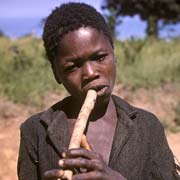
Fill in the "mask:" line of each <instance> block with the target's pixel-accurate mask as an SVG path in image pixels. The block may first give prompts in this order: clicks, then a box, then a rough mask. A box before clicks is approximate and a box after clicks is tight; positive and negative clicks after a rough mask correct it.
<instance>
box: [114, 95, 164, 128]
mask: <svg viewBox="0 0 180 180" xmlns="http://www.w3.org/2000/svg"><path fill="white" fill-rule="evenodd" d="M113 100H114V102H115V104H116V106H118V107H119V108H120V109H122V110H123V111H124V112H125V113H126V114H127V115H128V116H129V117H130V119H131V120H132V121H133V123H134V124H135V125H136V126H138V127H144V128H145V129H147V128H148V130H151V129H154V128H155V129H156V128H157V129H159V130H163V129H164V128H163V125H162V124H161V122H160V120H159V119H158V117H157V116H156V115H155V114H153V113H152V112H149V111H147V110H145V109H142V108H138V107H135V106H133V105H131V104H130V103H128V102H127V101H125V100H124V99H122V98H120V97H118V96H114V95H113Z"/></svg>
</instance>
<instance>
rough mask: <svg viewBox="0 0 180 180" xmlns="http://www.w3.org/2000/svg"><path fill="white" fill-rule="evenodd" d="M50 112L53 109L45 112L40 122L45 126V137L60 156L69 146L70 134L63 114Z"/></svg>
mask: <svg viewBox="0 0 180 180" xmlns="http://www.w3.org/2000/svg"><path fill="white" fill-rule="evenodd" d="M52 111H53V109H49V110H48V111H47V112H45V113H44V114H43V115H42V117H41V119H42V120H41V121H42V122H43V123H45V124H46V125H47V136H48V138H49V139H50V141H51V143H52V144H53V146H54V147H55V149H56V151H57V152H58V153H59V154H61V153H62V152H63V151H64V150H65V149H67V147H68V145H69V141H70V132H69V128H68V124H67V118H66V115H65V114H64V112H62V111H55V112H54V111H53V112H52Z"/></svg>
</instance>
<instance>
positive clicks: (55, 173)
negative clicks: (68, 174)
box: [43, 169, 64, 180]
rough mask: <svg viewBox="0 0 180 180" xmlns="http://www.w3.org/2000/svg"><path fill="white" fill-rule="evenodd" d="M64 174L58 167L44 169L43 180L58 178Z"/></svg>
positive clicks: (56, 179) (55, 179)
mask: <svg viewBox="0 0 180 180" xmlns="http://www.w3.org/2000/svg"><path fill="white" fill-rule="evenodd" d="M63 176H64V171H63V170H59V169H53V170H49V171H46V172H45V173H44V176H43V180H58V179H59V180H60V179H61V178H62V177H63Z"/></svg>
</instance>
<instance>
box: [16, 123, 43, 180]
mask: <svg viewBox="0 0 180 180" xmlns="http://www.w3.org/2000/svg"><path fill="white" fill-rule="evenodd" d="M29 129H31V128H27V127H24V126H21V137H20V138H21V139H20V148H19V157H18V169H17V171H18V178H19V180H27V179H28V180H40V178H39V177H38V158H37V148H36V145H35V144H36V143H35V139H34V138H33V135H32V134H33V133H32V132H30V130H29ZM31 133H32V134H31Z"/></svg>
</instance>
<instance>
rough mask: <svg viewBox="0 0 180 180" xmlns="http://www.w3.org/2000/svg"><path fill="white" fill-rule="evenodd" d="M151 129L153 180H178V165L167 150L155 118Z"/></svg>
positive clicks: (166, 144) (163, 136)
mask: <svg viewBox="0 0 180 180" xmlns="http://www.w3.org/2000/svg"><path fill="white" fill-rule="evenodd" d="M153 119H154V122H153V125H152V128H151V137H152V139H151V141H152V143H151V161H152V165H153V168H152V169H153V171H152V174H151V176H152V178H150V179H153V180H157V179H160V180H180V176H179V175H178V169H177V167H178V165H176V164H175V161H174V157H173V154H172V152H171V150H170V148H169V145H168V142H167V139H166V136H165V133H164V128H163V126H162V125H161V123H160V122H159V120H158V119H157V118H156V117H153Z"/></svg>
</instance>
